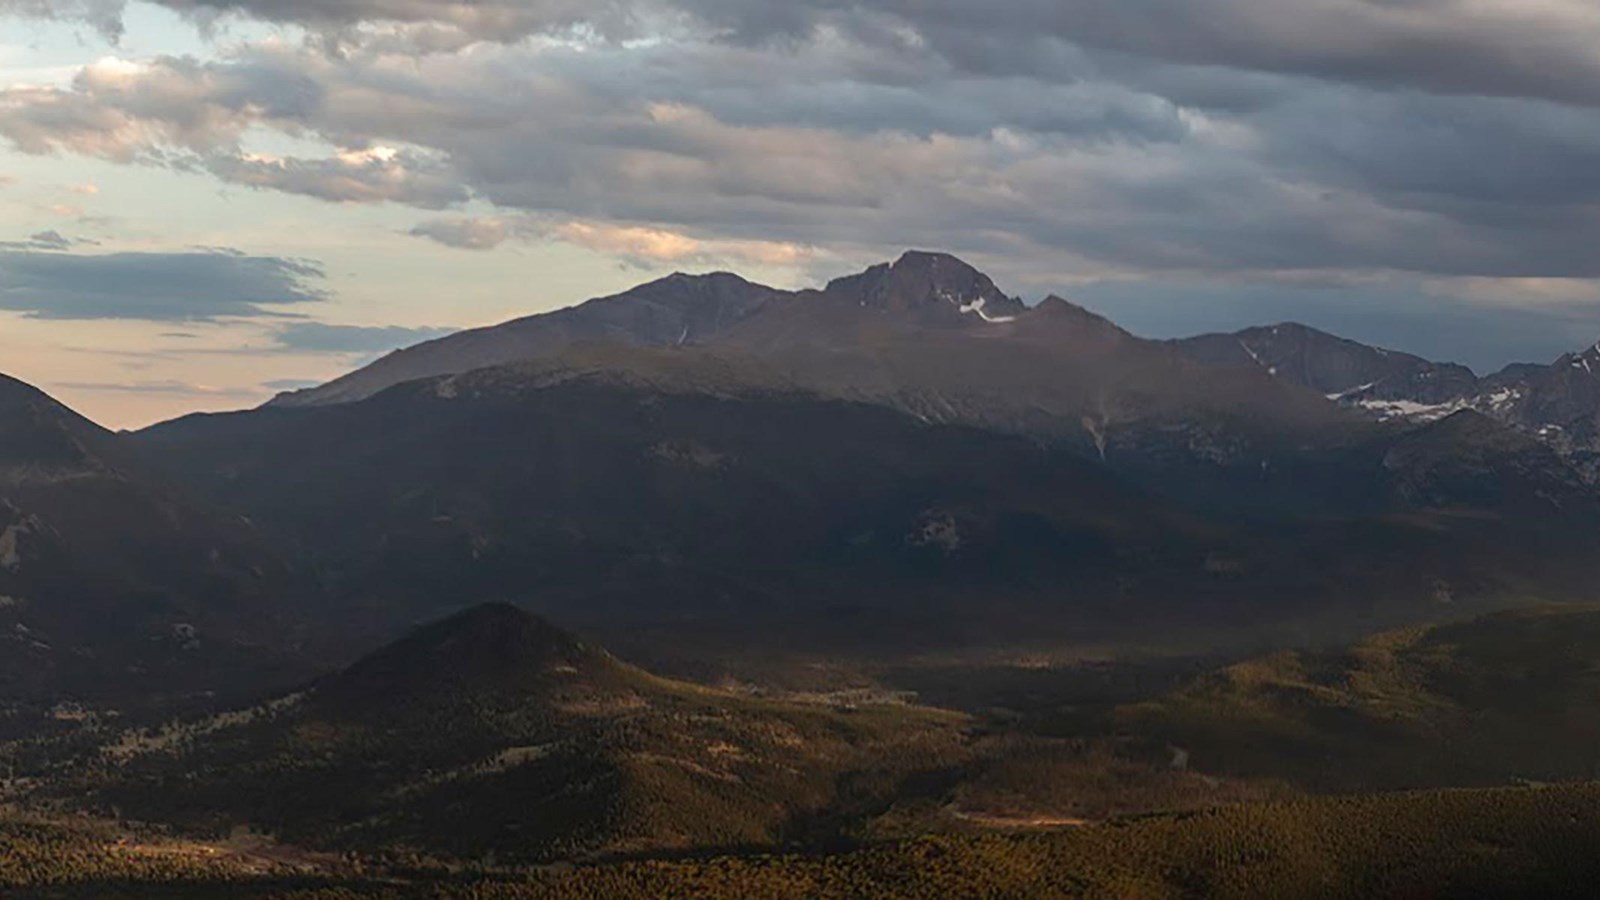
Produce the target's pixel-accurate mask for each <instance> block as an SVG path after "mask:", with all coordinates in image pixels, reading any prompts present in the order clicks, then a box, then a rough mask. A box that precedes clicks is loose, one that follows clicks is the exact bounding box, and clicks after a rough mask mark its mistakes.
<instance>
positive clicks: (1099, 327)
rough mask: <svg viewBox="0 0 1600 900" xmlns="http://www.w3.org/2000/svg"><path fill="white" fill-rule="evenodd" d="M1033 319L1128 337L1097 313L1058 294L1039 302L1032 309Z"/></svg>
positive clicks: (1123, 331)
mask: <svg viewBox="0 0 1600 900" xmlns="http://www.w3.org/2000/svg"><path fill="white" fill-rule="evenodd" d="M1032 315H1033V317H1035V318H1037V319H1039V320H1041V321H1048V322H1059V323H1064V324H1067V325H1070V326H1072V327H1074V328H1078V329H1083V330H1094V331H1101V332H1105V333H1107V334H1116V335H1122V336H1128V332H1127V331H1125V330H1124V329H1123V328H1122V327H1121V326H1119V325H1117V324H1116V323H1115V322H1112V321H1111V320H1110V319H1108V318H1106V317H1105V316H1102V315H1100V314H1099V313H1096V312H1092V311H1090V310H1088V309H1085V308H1084V307H1082V306H1079V305H1078V304H1076V303H1073V302H1072V301H1071V300H1068V299H1066V298H1065V297H1062V296H1060V295H1058V294H1051V295H1050V296H1048V297H1046V298H1044V299H1043V300H1041V301H1039V305H1038V306H1035V307H1034V308H1033V312H1032Z"/></svg>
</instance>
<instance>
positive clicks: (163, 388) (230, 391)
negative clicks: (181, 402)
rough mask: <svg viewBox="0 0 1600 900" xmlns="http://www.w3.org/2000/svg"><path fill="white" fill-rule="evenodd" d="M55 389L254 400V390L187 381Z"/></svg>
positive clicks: (70, 384) (66, 384) (69, 384)
mask: <svg viewBox="0 0 1600 900" xmlns="http://www.w3.org/2000/svg"><path fill="white" fill-rule="evenodd" d="M52 386H53V387H57V388H65V389H68V390H79V391H100V392H111V393H125V394H178V395H181V396H197V397H230V398H245V399H247V398H252V397H254V396H256V394H255V392H254V391H252V390H247V389H242V388H229V387H218V386H216V385H207V384H195V383H192V382H187V381H173V380H161V381H128V382H121V381H58V382H54V383H53V384H52Z"/></svg>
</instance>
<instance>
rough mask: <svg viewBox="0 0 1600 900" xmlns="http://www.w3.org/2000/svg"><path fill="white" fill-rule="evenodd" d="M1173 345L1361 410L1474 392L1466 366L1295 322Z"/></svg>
mask: <svg viewBox="0 0 1600 900" xmlns="http://www.w3.org/2000/svg"><path fill="white" fill-rule="evenodd" d="M1173 344H1174V345H1175V346H1177V347H1178V348H1179V349H1180V350H1181V351H1182V352H1183V353H1184V354H1185V355H1187V356H1189V357H1190V358H1192V359H1195V360H1197V361H1199V362H1203V363H1207V364H1209V365H1232V366H1243V367H1253V368H1262V369H1266V370H1267V371H1268V372H1269V373H1271V374H1272V375H1274V376H1276V377H1278V378H1281V379H1283V380H1285V381H1288V382H1290V383H1292V384H1297V385H1300V386H1302V387H1306V388H1310V389H1311V390H1314V391H1316V392H1317V393H1319V394H1324V395H1327V396H1329V397H1333V398H1337V399H1341V400H1344V401H1346V402H1351V403H1357V404H1363V405H1376V403H1377V402H1382V401H1389V402H1396V401H1409V402H1411V403H1415V404H1417V405H1418V406H1433V405H1437V404H1441V403H1449V402H1450V401H1452V400H1456V399H1459V398H1461V397H1464V396H1471V395H1472V394H1473V393H1475V392H1476V390H1477V387H1478V378H1477V376H1476V375H1474V374H1473V373H1472V370H1470V369H1468V368H1467V367H1465V366H1458V365H1451V364H1448V363H1435V362H1430V361H1429V360H1426V359H1423V358H1421V357H1419V356H1413V355H1411V354H1409V353H1401V352H1398V351H1395V350H1384V349H1381V348H1378V347H1369V346H1367V345H1365V344H1361V343H1358V342H1356V341H1351V340H1347V339H1345V338H1341V337H1337V336H1335V335H1331V334H1328V333H1326V332H1322V331H1318V330H1316V329H1314V328H1308V327H1306V326H1304V325H1299V324H1296V323H1293V322H1286V323H1283V324H1281V325H1272V326H1267V327H1260V328H1247V329H1245V330H1243V331H1239V332H1235V333H1233V334H1207V335H1201V336H1199V337H1193V338H1186V339H1183V340H1180V341H1174V342H1173Z"/></svg>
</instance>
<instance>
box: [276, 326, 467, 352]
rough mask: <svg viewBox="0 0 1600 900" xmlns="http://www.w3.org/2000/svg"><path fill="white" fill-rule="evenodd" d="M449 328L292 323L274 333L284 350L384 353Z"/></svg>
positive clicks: (441, 332)
mask: <svg viewBox="0 0 1600 900" xmlns="http://www.w3.org/2000/svg"><path fill="white" fill-rule="evenodd" d="M453 330H454V329H450V328H403V327H400V326H398V325H329V324H327V323H323V322H294V323H290V324H288V325H284V326H283V327H281V328H279V329H278V330H277V332H276V334H275V339H276V340H277V342H278V344H279V345H280V346H282V347H283V348H285V349H288V350H295V351H299V352H304V353H361V354H370V353H384V352H387V351H389V350H395V349H398V348H400V347H406V346H410V345H412V344H416V343H420V342H422V341H427V340H433V339H434V338H440V337H444V336H445V335H447V334H450V333H451V332H452V331H453Z"/></svg>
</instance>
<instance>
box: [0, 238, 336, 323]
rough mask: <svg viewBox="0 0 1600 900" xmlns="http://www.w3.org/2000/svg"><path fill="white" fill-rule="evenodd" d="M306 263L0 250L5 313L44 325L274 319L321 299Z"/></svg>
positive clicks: (206, 254)
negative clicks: (274, 311)
mask: <svg viewBox="0 0 1600 900" xmlns="http://www.w3.org/2000/svg"><path fill="white" fill-rule="evenodd" d="M321 277H322V272H321V270H320V269H319V268H317V267H316V266H315V265H314V264H312V263H309V262H305V261H303V260H291V259H283V258H280V257H272V256H246V255H244V254H241V253H238V252H236V251H226V250H205V251H193V252H183V253H107V254H99V255H80V254H72V253H60V252H53V251H36V250H0V309H6V310H12V311H16V312H23V313H26V314H28V315H30V316H34V317H37V318H42V319H151V320H168V321H195V320H204V319H214V318H218V317H223V316H260V315H265V314H270V313H269V311H268V310H266V309H264V308H263V307H269V306H279V305H292V304H304V303H311V302H315V301H317V300H320V299H322V294H321V292H320V290H318V289H317V288H316V287H315V283H316V282H317V281H318V280H320V279H321Z"/></svg>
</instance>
